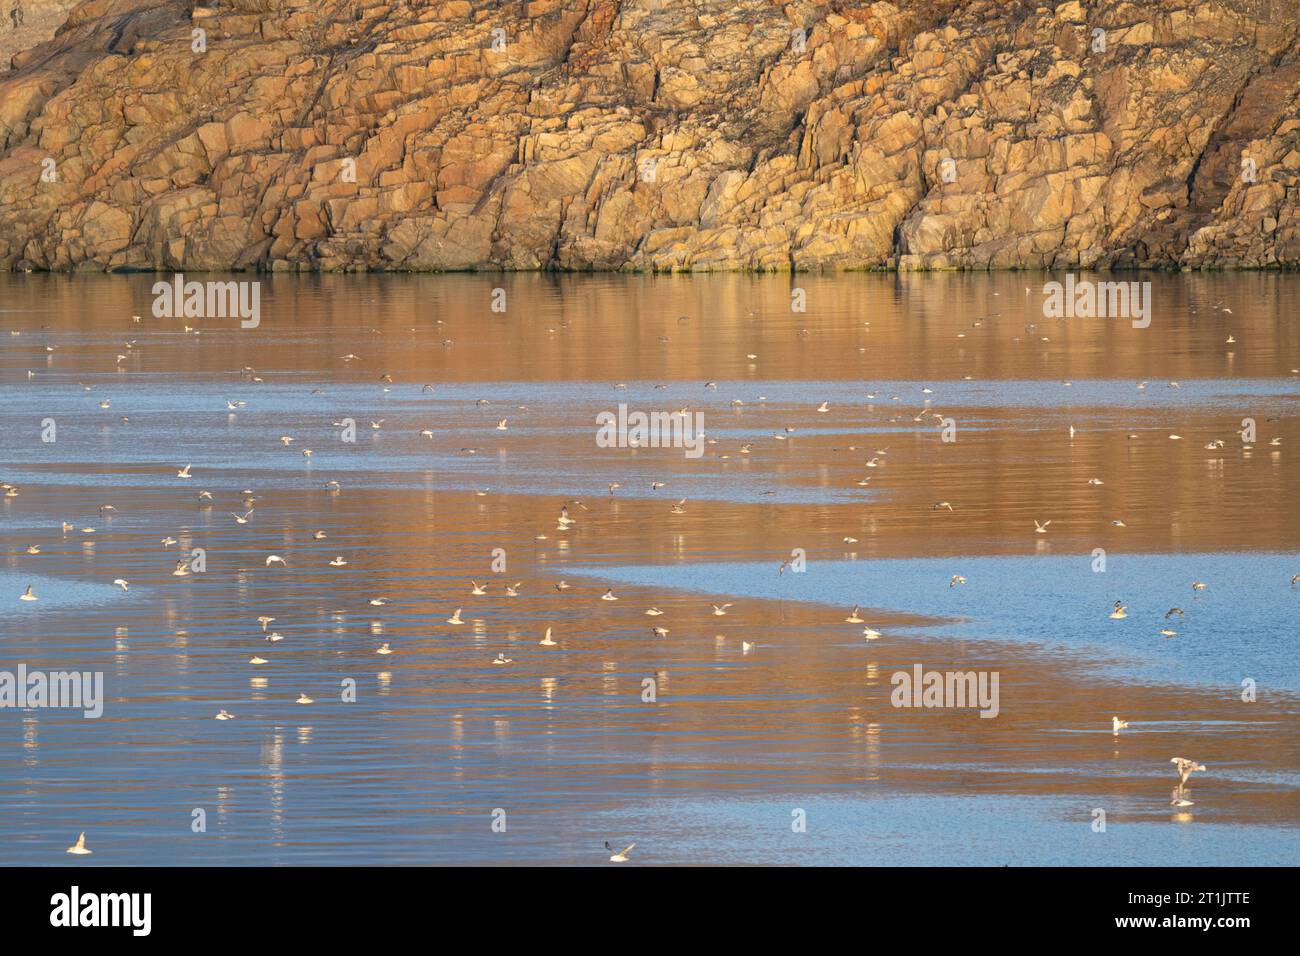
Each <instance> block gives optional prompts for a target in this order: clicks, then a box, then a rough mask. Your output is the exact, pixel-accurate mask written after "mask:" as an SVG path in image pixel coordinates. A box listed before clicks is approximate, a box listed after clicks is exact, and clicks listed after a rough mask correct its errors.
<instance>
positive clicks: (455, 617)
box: [447, 608, 465, 624]
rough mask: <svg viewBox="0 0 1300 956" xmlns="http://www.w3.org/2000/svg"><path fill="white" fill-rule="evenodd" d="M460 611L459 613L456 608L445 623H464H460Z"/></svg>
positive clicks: (462, 622) (458, 609) (461, 622)
mask: <svg viewBox="0 0 1300 956" xmlns="http://www.w3.org/2000/svg"><path fill="white" fill-rule="evenodd" d="M460 611H461V609H460V608H456V613H455V614H453V615H452V616H451V617H449V618H447V623H448V624H464V623H465V622H464V621H462V620H461V619H460Z"/></svg>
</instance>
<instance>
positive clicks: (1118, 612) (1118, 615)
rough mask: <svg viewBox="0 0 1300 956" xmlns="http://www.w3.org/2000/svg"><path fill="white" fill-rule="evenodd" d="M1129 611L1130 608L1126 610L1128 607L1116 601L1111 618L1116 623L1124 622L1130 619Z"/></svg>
mask: <svg viewBox="0 0 1300 956" xmlns="http://www.w3.org/2000/svg"><path fill="white" fill-rule="evenodd" d="M1127 611H1128V608H1126V607H1125V606H1124V605H1123V604H1122V603H1120V602H1119V601H1116V602H1115V610H1113V611H1111V612H1110V617H1111V619H1112V620H1116V621H1120V620H1123V619H1124V618H1126V617H1128V614H1127V613H1126V612H1127Z"/></svg>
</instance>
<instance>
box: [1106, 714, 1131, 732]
mask: <svg viewBox="0 0 1300 956" xmlns="http://www.w3.org/2000/svg"><path fill="white" fill-rule="evenodd" d="M1127 726H1128V721H1127V720H1120V719H1119V718H1118V717H1112V718H1111V719H1110V732H1111V733H1112V734H1118V733H1119V732H1120V731H1121V730H1123V729H1124V728H1125V727H1127Z"/></svg>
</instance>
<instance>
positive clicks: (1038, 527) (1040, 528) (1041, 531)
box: [1034, 518, 1052, 534]
mask: <svg viewBox="0 0 1300 956" xmlns="http://www.w3.org/2000/svg"><path fill="white" fill-rule="evenodd" d="M1051 523H1052V522H1051V521H1050V520H1049V521H1044V522H1043V523H1042V524H1039V523H1038V519H1037V518H1035V519H1034V530H1035V531H1037V532H1038V533H1039V534H1047V526H1048V525H1049V524H1051Z"/></svg>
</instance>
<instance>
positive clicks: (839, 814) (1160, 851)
mask: <svg viewBox="0 0 1300 956" xmlns="http://www.w3.org/2000/svg"><path fill="white" fill-rule="evenodd" d="M1165 802H1166V801H1164V800H1163V799H1162V800H1156V799H1154V797H1153V798H1152V799H1151V800H1150V801H1141V800H1135V799H1131V798H1124V799H1116V798H1115V797H1114V796H1113V795H1112V794H1109V793H1107V792H1106V789H1105V784H1104V782H1102V781H1098V791H1097V792H1096V793H1095V794H1092V795H1088V794H1079V795H1074V796H1067V797H1059V796H1025V795H996V796H995V795H991V794H971V795H968V796H949V795H941V794H928V793H920V794H901V795H900V794H886V793H879V794H876V793H869V794H866V795H863V796H860V797H845V796H842V795H839V794H803V795H800V794H791V795H789V796H787V797H785V798H784V799H774V798H772V797H761V798H749V799H745V798H717V799H712V800H708V799H696V798H686V799H677V800H674V799H666V800H656V801H655V802H654V803H648V804H643V805H640V806H632V807H620V808H619V809H618V811H617V812H607V813H599V814H593V817H594V819H593V821H592V826H593V828H594V829H596V830H599V831H602V832H617V833H628V834H632V835H634V836H635V839H636V841H637V848H636V850H635V851H633V854H632V859H634V860H635V859H638V858H639V861H640V862H642V863H648V864H674V863H698V862H701V861H705V862H713V863H717V864H733V865H734V864H760V865H774V866H779V865H793V864H799V865H820V866H1168V867H1173V866H1177V867H1183V866H1294V865H1295V864H1296V861H1297V860H1300V830H1297V829H1295V828H1293V827H1273V826H1261V825H1258V824H1244V823H1233V824H1231V825H1223V824H1216V823H1213V822H1210V821H1209V820H1207V819H1206V816H1208V815H1207V814H1203V813H1198V814H1182V815H1177V816H1175V815H1174V814H1173V813H1172V812H1170V811H1169V809H1168V807H1167V806H1165V805H1164V804H1165ZM1093 807H1102V808H1104V809H1105V810H1106V813H1107V821H1106V830H1105V831H1104V832H1098V831H1094V830H1093V828H1092V822H1093V817H1092V812H1091V811H1092V808H1093ZM797 810H798V811H803V817H802V823H803V825H804V827H805V829H804V830H803V831H802V832H797V831H796V830H795V829H794V828H793V827H792V826H791V823H792V821H793V820H794V819H795V817H794V816H793V814H794V813H795V811H797ZM621 846H622V844H620V848H621Z"/></svg>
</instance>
